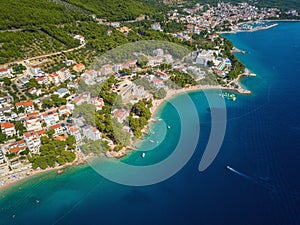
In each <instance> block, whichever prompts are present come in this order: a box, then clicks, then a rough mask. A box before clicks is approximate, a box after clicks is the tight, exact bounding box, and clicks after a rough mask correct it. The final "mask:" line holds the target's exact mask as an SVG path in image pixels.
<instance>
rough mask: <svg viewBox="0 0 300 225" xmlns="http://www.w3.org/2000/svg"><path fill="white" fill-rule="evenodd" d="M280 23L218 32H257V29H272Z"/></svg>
mask: <svg viewBox="0 0 300 225" xmlns="http://www.w3.org/2000/svg"><path fill="white" fill-rule="evenodd" d="M264 21H265V20H264ZM266 22H268V21H266ZM270 22H271V21H270ZM274 22H275V21H274ZM278 25H279V24H278V23H275V24H271V25H268V26H264V27H256V28H253V29H250V30H233V31H221V32H218V34H236V33H241V32H256V31H260V30H268V29H271V28H273V27H276V26H278Z"/></svg>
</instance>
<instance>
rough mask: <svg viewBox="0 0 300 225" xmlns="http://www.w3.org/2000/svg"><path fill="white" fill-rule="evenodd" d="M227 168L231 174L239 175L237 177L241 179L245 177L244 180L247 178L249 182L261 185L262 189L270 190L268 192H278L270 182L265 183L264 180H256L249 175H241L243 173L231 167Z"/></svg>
mask: <svg viewBox="0 0 300 225" xmlns="http://www.w3.org/2000/svg"><path fill="white" fill-rule="evenodd" d="M226 168H227V169H229V170H230V171H231V172H233V173H235V174H237V175H239V176H241V177H244V178H246V179H247V180H250V181H252V182H253V183H255V184H258V185H260V186H262V187H264V188H266V189H268V190H270V191H272V192H276V191H278V190H277V188H276V187H275V186H274V185H272V184H270V183H268V182H265V181H264V180H262V179H256V178H254V177H251V176H248V175H246V174H244V173H241V172H239V171H237V170H235V169H233V168H232V167H230V166H227V167H226Z"/></svg>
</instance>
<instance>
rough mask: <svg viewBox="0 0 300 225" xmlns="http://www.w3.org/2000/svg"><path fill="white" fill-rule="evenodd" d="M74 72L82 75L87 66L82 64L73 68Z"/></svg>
mask: <svg viewBox="0 0 300 225" xmlns="http://www.w3.org/2000/svg"><path fill="white" fill-rule="evenodd" d="M73 70H74V71H76V72H77V73H81V72H82V71H84V70H85V66H84V65H83V64H82V63H79V64H76V65H75V66H73Z"/></svg>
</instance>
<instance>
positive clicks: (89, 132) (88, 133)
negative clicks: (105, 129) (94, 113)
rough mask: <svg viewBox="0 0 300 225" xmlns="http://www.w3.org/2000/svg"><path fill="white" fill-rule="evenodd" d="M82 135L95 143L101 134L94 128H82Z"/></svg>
mask: <svg viewBox="0 0 300 225" xmlns="http://www.w3.org/2000/svg"><path fill="white" fill-rule="evenodd" d="M82 133H83V135H84V136H85V137H86V138H88V139H91V140H93V141H97V140H99V139H100V138H101V132H100V131H99V130H98V129H97V128H96V127H92V126H84V127H82Z"/></svg>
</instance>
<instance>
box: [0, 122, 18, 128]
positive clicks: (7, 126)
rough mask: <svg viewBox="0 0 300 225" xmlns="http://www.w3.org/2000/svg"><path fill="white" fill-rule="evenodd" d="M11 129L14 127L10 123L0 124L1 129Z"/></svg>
mask: <svg viewBox="0 0 300 225" xmlns="http://www.w3.org/2000/svg"><path fill="white" fill-rule="evenodd" d="M13 127H15V125H14V124H13V123H10V122H5V123H1V128H4V129H8V128H13Z"/></svg>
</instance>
